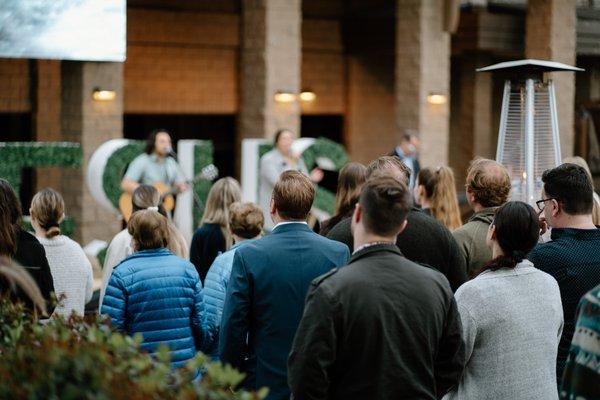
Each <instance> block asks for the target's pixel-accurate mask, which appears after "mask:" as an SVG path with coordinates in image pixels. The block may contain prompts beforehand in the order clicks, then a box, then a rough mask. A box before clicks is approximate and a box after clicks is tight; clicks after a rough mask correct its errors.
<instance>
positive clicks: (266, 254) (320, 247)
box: [219, 223, 350, 399]
mask: <svg viewBox="0 0 600 400" xmlns="http://www.w3.org/2000/svg"><path fill="white" fill-rule="evenodd" d="M349 256H350V252H349V250H348V247H347V246H346V245H345V244H343V243H339V242H335V241H333V240H329V239H326V238H324V237H322V236H320V235H318V234H316V233H314V232H313V231H311V230H310V229H309V227H308V226H307V225H305V224H300V223H292V224H285V225H280V226H278V227H276V228H275V229H274V230H273V231H272V233H271V234H270V235H268V236H265V237H264V238H262V239H259V240H256V241H255V242H253V243H248V244H247V245H245V246H242V247H240V248H239V249H238V250H237V251H236V253H235V256H234V259H233V268H232V271H231V277H230V280H229V285H228V286H227V294H226V297H225V305H224V308H223V317H222V320H221V330H220V335H219V354H220V355H221V361H222V362H223V363H227V364H231V365H232V366H233V367H235V368H237V369H239V370H240V371H242V372H244V373H246V374H247V379H246V382H245V386H246V387H247V388H249V389H260V388H261V387H265V386H266V387H268V388H269V395H268V397H267V399H288V398H289V396H290V390H289V388H288V385H287V366H286V363H287V357H288V354H289V353H290V349H291V347H292V342H293V340H294V335H295V333H296V329H297V327H298V324H299V323H300V319H301V318H302V313H303V311H304V301H305V298H306V293H307V292H308V288H309V286H310V283H311V281H312V280H313V279H315V278H317V277H318V276H320V275H322V274H325V273H326V272H328V271H330V270H331V269H332V268H336V267H341V266H343V265H345V264H346V263H347V261H348V258H349Z"/></svg>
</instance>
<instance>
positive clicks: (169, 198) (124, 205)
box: [119, 164, 219, 221]
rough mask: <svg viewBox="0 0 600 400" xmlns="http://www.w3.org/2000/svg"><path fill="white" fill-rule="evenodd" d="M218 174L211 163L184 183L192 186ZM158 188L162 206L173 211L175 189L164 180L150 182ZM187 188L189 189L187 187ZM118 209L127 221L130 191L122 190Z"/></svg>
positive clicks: (211, 178) (129, 215)
mask: <svg viewBox="0 0 600 400" xmlns="http://www.w3.org/2000/svg"><path fill="white" fill-rule="evenodd" d="M218 176H219V170H218V169H217V167H215V166H214V165H213V164H209V165H207V166H206V167H204V168H202V170H201V171H200V173H199V174H198V175H196V176H195V177H194V178H193V179H190V180H189V181H186V182H185V183H186V184H188V185H190V186H193V185H194V184H196V183H198V182H200V181H213V180H215V179H216V178H217V177H218ZM152 186H154V187H155V188H156V190H158V192H159V193H160V195H161V199H162V206H163V208H164V209H165V211H167V212H171V211H173V209H174V208H175V197H174V196H175V195H176V194H177V189H176V188H173V187H169V186H168V185H166V184H165V183H164V182H154V183H153V184H152ZM188 190H189V189H188ZM119 210H120V211H121V215H123V218H125V221H129V217H131V214H132V212H133V205H132V204H131V193H128V192H123V193H122V194H121V197H119Z"/></svg>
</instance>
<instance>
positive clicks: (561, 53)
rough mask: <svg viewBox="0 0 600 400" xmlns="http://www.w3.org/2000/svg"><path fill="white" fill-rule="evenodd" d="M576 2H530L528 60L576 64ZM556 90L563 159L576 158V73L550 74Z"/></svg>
mask: <svg viewBox="0 0 600 400" xmlns="http://www.w3.org/2000/svg"><path fill="white" fill-rule="evenodd" d="M575 3H576V1H575V0H529V2H528V8H527V22H526V36H525V56H526V57H527V58H538V59H543V60H552V61H558V62H562V63H565V64H569V65H574V64H575V44H576V39H577V32H576V27H577V15H576V9H575ZM550 75H551V76H550V78H551V79H553V80H554V84H555V90H556V108H557V111H558V126H559V131H560V142H561V149H562V156H563V157H566V156H570V155H573V150H574V149H573V145H574V136H575V132H574V128H573V123H574V107H575V106H574V102H575V77H574V74H573V73H569V72H557V73H552V74H550Z"/></svg>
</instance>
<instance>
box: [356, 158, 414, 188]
mask: <svg viewBox="0 0 600 400" xmlns="http://www.w3.org/2000/svg"><path fill="white" fill-rule="evenodd" d="M389 174H391V175H393V176H394V177H395V178H396V179H398V180H401V181H403V182H404V183H405V184H406V185H408V182H410V168H408V167H407V166H406V165H405V164H404V163H403V162H402V160H400V159H399V158H398V157H396V156H382V157H379V158H377V159H375V160H373V161H371V163H370V164H369V166H368V167H367V180H369V179H371V178H374V177H375V176H379V175H389Z"/></svg>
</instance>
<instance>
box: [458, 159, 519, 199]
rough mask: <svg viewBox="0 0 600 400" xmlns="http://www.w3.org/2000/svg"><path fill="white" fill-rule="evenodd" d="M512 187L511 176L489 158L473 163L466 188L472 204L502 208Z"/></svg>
mask: <svg viewBox="0 0 600 400" xmlns="http://www.w3.org/2000/svg"><path fill="white" fill-rule="evenodd" d="M510 186H511V185H510V176H509V175H508V171H507V170H506V168H504V166H503V165H502V164H500V163H498V162H496V161H494V160H490V159H487V158H478V159H475V160H473V161H471V165H470V166H469V169H468V171H467V184H466V187H467V193H468V194H469V195H470V199H471V200H472V201H471V202H472V203H475V204H479V205H480V206H481V207H483V208H488V207H498V206H501V205H502V204H504V203H506V201H507V200H508V195H509V194H510Z"/></svg>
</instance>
